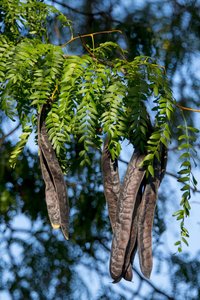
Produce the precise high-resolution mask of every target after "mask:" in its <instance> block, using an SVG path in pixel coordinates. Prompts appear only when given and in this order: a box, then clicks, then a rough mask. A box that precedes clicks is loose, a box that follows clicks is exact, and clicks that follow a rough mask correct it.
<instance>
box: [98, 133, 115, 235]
mask: <svg viewBox="0 0 200 300" xmlns="http://www.w3.org/2000/svg"><path fill="white" fill-rule="evenodd" d="M101 167H102V174H103V185H104V194H105V198H106V202H107V205H108V213H109V218H110V223H111V227H112V231H113V232H114V227H115V222H116V211H117V205H118V199H119V193H120V179H119V172H118V163H117V160H116V159H115V161H113V160H112V159H111V155H110V152H109V150H108V138H106V140H105V143H104V147H103V152H102V157H101Z"/></svg>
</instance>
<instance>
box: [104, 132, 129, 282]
mask: <svg viewBox="0 0 200 300" xmlns="http://www.w3.org/2000/svg"><path fill="white" fill-rule="evenodd" d="M101 166H102V174H103V185H104V194H105V198H106V202H107V205H108V213H109V218H110V222H111V227H112V231H113V233H114V230H115V223H116V212H117V206H118V204H119V194H120V178H119V172H118V162H117V160H115V161H113V160H112V159H111V155H110V152H109V150H108V138H106V140H105V143H104V147H103V151H102V157H101ZM127 278H128V279H126V280H132V268H131V265H129V266H128V267H127Z"/></svg>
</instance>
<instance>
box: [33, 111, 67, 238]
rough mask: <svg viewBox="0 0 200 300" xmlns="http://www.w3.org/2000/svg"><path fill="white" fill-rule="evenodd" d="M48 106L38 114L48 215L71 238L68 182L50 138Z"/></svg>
mask: <svg viewBox="0 0 200 300" xmlns="http://www.w3.org/2000/svg"><path fill="white" fill-rule="evenodd" d="M45 116H46V107H45V106H43V107H42V110H41V114H40V115H39V116H38V145H39V149H40V164H41V169H42V176H43V179H44V182H45V185H46V189H45V196H46V203H47V209H48V215H49V218H50V221H51V224H52V226H53V228H59V227H61V229H62V232H63V235H64V237H65V238H66V239H68V238H69V203H68V198H67V192H66V184H65V181H64V178H63V174H62V170H61V167H60V165H59V162H58V159H57V157H56V154H55V151H54V149H53V147H52V145H51V143H50V141H49V139H48V134H47V130H46V126H45Z"/></svg>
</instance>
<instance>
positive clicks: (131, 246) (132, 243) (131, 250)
mask: <svg viewBox="0 0 200 300" xmlns="http://www.w3.org/2000/svg"><path fill="white" fill-rule="evenodd" d="M141 199H142V184H141V185H140V189H139V191H138V194H137V198H136V202H135V207H134V211H133V217H132V224H131V233H130V238H129V242H128V246H127V250H126V255H125V260H124V266H123V270H124V271H123V272H124V275H123V277H124V278H125V279H126V280H128V281H131V280H132V276H131V275H130V272H129V269H130V268H131V269H132V265H133V261H134V258H135V254H136V251H137V234H138V210H139V206H140V202H141Z"/></svg>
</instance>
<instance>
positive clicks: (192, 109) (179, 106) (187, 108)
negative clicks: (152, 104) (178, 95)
mask: <svg viewBox="0 0 200 300" xmlns="http://www.w3.org/2000/svg"><path fill="white" fill-rule="evenodd" d="M175 105H176V106H177V107H178V108H180V109H181V110H189V111H192V112H199V113H200V109H195V108H191V107H186V106H182V105H180V104H178V103H176V104H175Z"/></svg>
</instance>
